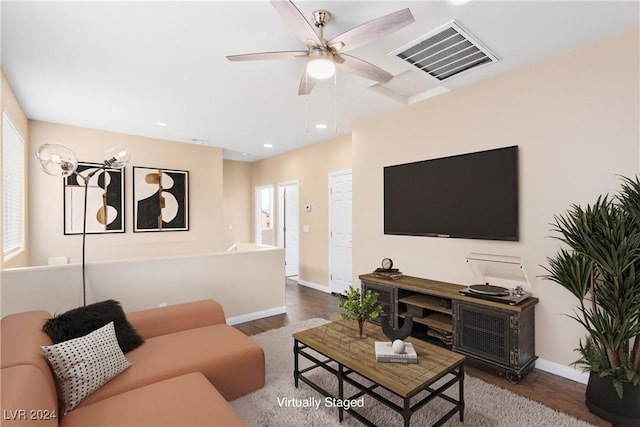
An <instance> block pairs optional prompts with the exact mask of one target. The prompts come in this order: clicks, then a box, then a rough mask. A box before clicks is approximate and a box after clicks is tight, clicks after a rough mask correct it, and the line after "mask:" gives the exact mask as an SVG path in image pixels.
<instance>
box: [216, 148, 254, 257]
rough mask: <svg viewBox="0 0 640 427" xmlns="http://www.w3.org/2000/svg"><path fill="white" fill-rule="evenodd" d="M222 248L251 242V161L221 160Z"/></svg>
mask: <svg viewBox="0 0 640 427" xmlns="http://www.w3.org/2000/svg"><path fill="white" fill-rule="evenodd" d="M223 168H224V171H223V220H222V236H223V238H222V248H223V249H228V248H229V247H230V246H231V245H233V244H234V243H236V242H252V241H253V236H252V233H251V218H252V216H251V212H252V210H251V206H252V203H253V202H252V197H251V194H252V191H251V163H247V162H237V161H233V160H224V161H223Z"/></svg>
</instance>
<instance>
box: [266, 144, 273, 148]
mask: <svg viewBox="0 0 640 427" xmlns="http://www.w3.org/2000/svg"><path fill="white" fill-rule="evenodd" d="M271 147H273V144H264V148H271Z"/></svg>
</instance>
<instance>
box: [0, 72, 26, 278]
mask: <svg viewBox="0 0 640 427" xmlns="http://www.w3.org/2000/svg"><path fill="white" fill-rule="evenodd" d="M0 74H1V81H0V99H1V102H2V110H3V111H6V113H7V115H8V116H9V117H10V118H11V121H12V122H13V124H14V125H15V126H16V127H17V128H18V131H20V133H21V134H22V137H23V138H24V141H25V144H26V143H27V141H28V140H29V125H28V120H27V116H25V114H24V111H22V107H21V106H20V103H19V102H18V99H17V98H16V96H15V94H14V93H13V90H12V89H11V85H9V81H8V80H7V77H6V76H5V74H4V70H2V69H0ZM1 112H2V111H0V113H1ZM2 121H3V115H2V114H0V141H2V124H3V123H2ZM0 146H1V144H0ZM25 157H26V158H25V169H24V170H25V181H26V182H25V191H26V193H25V197H26V198H27V200H26V205H25V215H26V214H27V212H28V209H29V203H28V195H29V191H28V185H27V184H28V161H27V159H28V158H29V156H28V153H27V155H26V156H25ZM1 159H2V150H0V160H1ZM1 175H2V174H0V194H2V191H1V190H2V176H1ZM1 199H2V198H0V223H2V221H1V220H2V212H3V211H2V200H1ZM1 241H2V226H0V242H1ZM28 241H29V230H28V227H25V244H26V246H25V248H24V250H22V251H20V252H16V253H14V254H11V255H10V256H9V257H8V258H7V259H6V260H4V259H3V257H2V256H0V268H13V267H23V266H26V265H28V262H29V246H28Z"/></svg>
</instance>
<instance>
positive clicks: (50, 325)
mask: <svg viewBox="0 0 640 427" xmlns="http://www.w3.org/2000/svg"><path fill="white" fill-rule="evenodd" d="M109 322H113V324H114V326H115V330H116V338H118V344H120V349H121V350H122V352H123V353H127V352H129V351H131V350H133V349H134V348H137V347H139V346H141V345H142V344H143V343H144V339H143V338H142V337H141V336H140V335H139V334H138V332H136V330H135V329H134V328H133V326H131V324H130V323H129V321H128V320H127V318H126V316H125V314H124V310H123V309H122V306H121V305H120V303H119V302H118V301H115V300H112V299H110V300H107V301H102V302H97V303H95V304H89V305H87V306H85V307H78V308H74V309H73V310H69V311H67V312H66V313H62V314H58V315H56V316H54V317H52V318H51V319H49V320H47V321H46V322H45V324H44V326H42V330H43V331H44V332H45V333H46V334H47V335H49V337H50V338H51V340H52V341H53V343H54V344H58V343H60V342H62V341H67V340H71V339H74V338H79V337H82V336H85V335H87V334H88V333H90V332H93V331H95V330H96V329H99V328H101V327H103V326H104V325H106V324H107V323H109Z"/></svg>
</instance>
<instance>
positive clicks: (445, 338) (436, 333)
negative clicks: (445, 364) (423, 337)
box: [427, 327, 453, 346]
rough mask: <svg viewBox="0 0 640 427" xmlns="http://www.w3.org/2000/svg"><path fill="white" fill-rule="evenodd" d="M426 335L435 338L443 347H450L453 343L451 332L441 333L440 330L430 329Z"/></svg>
mask: <svg viewBox="0 0 640 427" xmlns="http://www.w3.org/2000/svg"><path fill="white" fill-rule="evenodd" d="M427 335H428V336H430V337H433V338H437V339H439V340H440V341H442V342H443V343H444V344H445V345H448V346H450V345H451V344H452V342H453V334H452V333H451V332H447V331H443V330H441V329H437V328H433V327H430V328H429V330H428V331H427Z"/></svg>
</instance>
